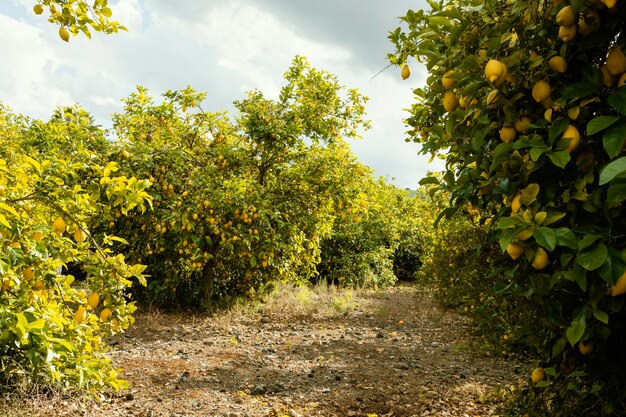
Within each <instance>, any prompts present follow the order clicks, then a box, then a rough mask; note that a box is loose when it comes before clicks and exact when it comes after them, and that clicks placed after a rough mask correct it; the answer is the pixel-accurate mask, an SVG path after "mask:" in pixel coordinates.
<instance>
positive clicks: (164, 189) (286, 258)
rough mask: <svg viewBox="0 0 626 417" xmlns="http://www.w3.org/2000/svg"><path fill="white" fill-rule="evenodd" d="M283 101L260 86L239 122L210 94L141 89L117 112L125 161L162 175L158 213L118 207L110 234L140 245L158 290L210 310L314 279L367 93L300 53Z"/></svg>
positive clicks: (155, 177) (151, 289) (105, 224)
mask: <svg viewBox="0 0 626 417" xmlns="http://www.w3.org/2000/svg"><path fill="white" fill-rule="evenodd" d="M285 79H286V85H285V87H283V88H282V90H281V92H280V96H279V99H278V100H270V99H267V98H266V97H265V96H264V95H263V94H262V93H261V92H258V91H253V92H250V93H249V94H248V95H247V97H246V98H245V99H243V100H241V101H238V102H236V103H235V106H236V108H237V109H238V111H239V114H238V116H237V117H236V119H235V120H234V121H231V120H230V119H229V118H228V117H227V115H225V114H223V113H208V112H205V111H203V109H202V108H201V103H202V100H203V99H204V94H201V93H197V92H195V91H194V90H193V89H191V88H188V89H186V90H182V91H177V92H172V91H170V92H167V93H165V94H164V96H163V101H162V102H161V103H155V102H154V99H153V98H152V97H150V96H149V94H148V92H147V91H146V90H145V89H143V88H139V89H138V91H137V92H136V93H134V94H132V95H131V96H130V97H128V98H127V99H126V100H125V111H124V113H121V114H117V115H115V116H114V130H115V131H116V134H117V136H118V138H119V141H118V143H117V145H116V146H119V147H120V150H119V152H117V154H116V155H117V158H118V163H119V165H120V168H121V169H122V170H123V171H124V172H126V175H135V176H146V177H150V181H151V182H152V183H153V187H152V189H153V190H154V191H153V192H154V194H153V196H154V206H155V207H154V210H153V211H150V212H146V213H143V214H141V213H135V214H134V215H133V216H130V217H126V218H125V217H123V216H121V213H119V214H118V213H114V212H113V213H110V215H109V216H103V217H102V218H100V219H99V222H100V224H99V225H98V230H100V231H102V232H109V231H111V232H114V233H115V234H116V235H120V236H123V237H124V238H125V239H126V240H127V241H128V242H129V243H130V246H129V256H131V258H132V259H134V260H136V261H137V262H145V263H146V265H148V270H147V273H148V274H149V275H150V276H151V278H150V279H149V280H148V287H147V288H148V294H146V295H147V296H148V297H152V298H153V299H154V301H158V302H174V303H177V302H179V303H190V304H193V305H199V304H203V305H204V306H205V307H206V306H210V305H214V304H216V303H223V302H225V301H227V300H232V299H233V298H237V297H242V296H244V297H245V296H254V295H255V294H257V293H262V292H264V291H266V290H267V289H268V288H270V287H271V286H272V284H273V283H274V282H276V281H277V280H296V279H303V280H306V278H307V277H308V276H310V275H311V274H312V273H313V272H314V271H315V265H316V264H317V262H318V259H319V242H320V239H321V238H322V237H323V236H324V235H326V234H328V233H329V230H330V227H331V225H332V220H333V213H334V210H335V202H337V201H339V200H340V199H343V200H347V199H349V196H348V193H349V192H350V189H349V188H347V187H346V186H344V182H345V179H344V176H345V172H348V171H346V170H349V169H351V168H350V167H351V166H356V164H355V162H354V161H353V160H352V159H351V158H352V157H351V155H350V153H349V150H348V148H347V145H346V144H345V141H344V139H343V138H344V137H354V136H356V135H357V130H358V129H359V128H360V127H361V126H367V123H366V122H365V121H364V120H363V112H364V107H363V104H364V101H365V99H364V98H363V97H361V96H360V95H359V94H358V92H356V91H355V90H345V89H344V88H343V87H341V86H340V85H339V84H338V83H337V80H336V78H335V77H334V76H332V75H330V74H328V73H325V72H323V71H318V70H316V69H314V68H311V67H310V66H309V64H308V62H307V61H306V59H304V58H301V57H297V58H296V59H294V61H293V63H292V65H291V67H290V68H289V70H288V71H287V72H286V74H285Z"/></svg>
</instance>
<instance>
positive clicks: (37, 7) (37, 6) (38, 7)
mask: <svg viewBox="0 0 626 417" xmlns="http://www.w3.org/2000/svg"><path fill="white" fill-rule="evenodd" d="M33 12H35V14H42V13H43V6H42V5H41V4H35V6H34V7H33Z"/></svg>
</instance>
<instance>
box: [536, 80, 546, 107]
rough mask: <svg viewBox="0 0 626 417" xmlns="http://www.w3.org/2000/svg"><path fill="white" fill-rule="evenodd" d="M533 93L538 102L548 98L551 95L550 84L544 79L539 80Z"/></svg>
mask: <svg viewBox="0 0 626 417" xmlns="http://www.w3.org/2000/svg"><path fill="white" fill-rule="evenodd" d="M532 95H533V98H534V99H535V101H536V102H537V103H540V102H542V101H543V100H545V99H547V98H548V97H550V84H548V83H547V82H546V81H543V80H541V81H537V82H536V83H535V85H534V86H533V91H532Z"/></svg>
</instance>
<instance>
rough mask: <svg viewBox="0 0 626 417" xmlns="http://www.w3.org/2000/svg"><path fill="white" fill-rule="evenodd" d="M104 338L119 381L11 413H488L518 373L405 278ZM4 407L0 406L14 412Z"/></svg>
mask: <svg viewBox="0 0 626 417" xmlns="http://www.w3.org/2000/svg"><path fill="white" fill-rule="evenodd" d="M112 343H113V347H112V351H111V357H112V359H113V361H114V363H115V365H116V366H118V367H120V368H122V369H123V370H124V373H123V377H124V378H125V379H127V380H128V381H129V383H130V385H131V387H130V389H129V390H127V391H125V392H123V393H121V394H120V395H119V396H117V397H115V398H113V399H110V400H107V401H104V402H101V403H94V402H82V401H79V400H73V399H58V398H57V399H55V400H38V401H36V402H30V403H29V404H30V405H29V404H22V405H21V406H20V407H22V408H21V409H22V411H23V412H24V414H23V415H24V416H26V415H28V416H30V415H41V416H85V417H92V416H93V417H96V416H98V417H99V416H107V417H122V416H134V417H157V416H159V417H160V416H163V417H190V416H224V417H244V416H249V417H256V416H263V417H265V416H273V417H279V416H289V417H297V416H328V417H330V416H341V417H343V416H373V415H376V416H379V417H380V416H387V417H391V416H397V417H400V416H459V417H461V416H463V417H465V416H470V417H474V416H490V415H497V412H496V409H497V407H498V406H499V405H501V404H502V402H503V401H504V400H505V399H506V398H508V397H509V395H510V392H511V390H512V387H513V386H515V385H517V384H518V383H519V380H520V378H521V375H526V373H527V372H526V371H527V369H526V367H525V366H523V365H521V364H520V363H516V362H514V361H511V360H506V359H504V358H501V357H496V356H494V355H491V354H489V353H488V352H485V351H478V350H477V349H476V348H475V347H473V344H472V339H471V337H470V336H469V335H468V332H467V320H466V318H464V317H463V316H460V315H458V314H457V313H455V312H453V311H450V310H445V309H443V308H442V307H441V306H440V305H438V304H437V303H436V302H435V301H434V300H433V299H432V297H431V295H430V293H429V292H428V291H426V290H423V289H420V288H417V287H414V286H409V285H401V286H397V287H394V288H389V289H385V290H382V291H376V292H373V291H343V292H337V291H334V290H333V289H332V288H321V289H319V288H318V289H317V290H316V291H310V290H308V289H287V288H283V289H282V290H281V291H280V292H279V293H278V295H276V296H274V297H272V298H270V299H269V300H268V301H267V302H266V303H264V304H258V305H254V306H248V307H241V308H238V309H234V310H231V311H229V312H226V313H222V314H219V315H215V316H213V317H208V316H200V315H194V314H191V313H189V314H185V313H177V314H165V313H154V312H153V313H150V314H142V315H139V316H138V317H137V321H136V323H135V325H134V326H133V327H132V328H131V329H130V330H129V331H128V332H127V333H126V334H124V335H123V336H122V337H119V338H117V339H115V340H113V341H112ZM12 407H14V409H13V411H12V412H13V414H11V413H9V412H3V408H2V406H0V415H10V416H11V415H15V416H17V415H20V414H19V413H17V411H15V404H14V403H13V405H12Z"/></svg>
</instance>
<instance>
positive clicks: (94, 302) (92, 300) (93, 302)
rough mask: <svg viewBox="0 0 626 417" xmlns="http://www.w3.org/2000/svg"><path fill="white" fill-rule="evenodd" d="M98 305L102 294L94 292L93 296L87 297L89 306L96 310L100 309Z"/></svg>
mask: <svg viewBox="0 0 626 417" xmlns="http://www.w3.org/2000/svg"><path fill="white" fill-rule="evenodd" d="M98 304H100V294H98V293H97V292H92V293H91V294H89V297H87V305H88V306H89V307H91V308H92V309H94V308H96V307H98Z"/></svg>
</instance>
